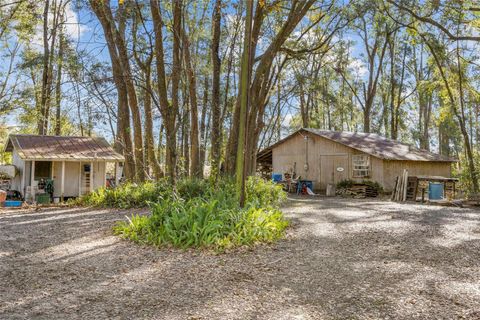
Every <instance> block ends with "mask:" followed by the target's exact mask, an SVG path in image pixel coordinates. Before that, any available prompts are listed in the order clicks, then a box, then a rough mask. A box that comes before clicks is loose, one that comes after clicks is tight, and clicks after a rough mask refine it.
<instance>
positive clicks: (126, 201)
mask: <svg viewBox="0 0 480 320" xmlns="http://www.w3.org/2000/svg"><path fill="white" fill-rule="evenodd" d="M170 194H171V187H170V186H169V184H168V183H167V182H166V180H160V181H158V182H152V181H148V182H144V183H142V184H139V185H138V184H136V183H130V182H127V183H124V184H122V185H120V186H118V187H117V188H100V189H97V190H96V191H94V192H90V193H88V194H86V195H84V196H83V197H81V198H79V199H78V200H77V201H76V204H78V205H86V206H94V207H106V208H121V209H129V208H142V207H146V206H148V204H149V203H150V202H157V201H159V200H160V199H162V198H163V197H165V196H168V195H170Z"/></svg>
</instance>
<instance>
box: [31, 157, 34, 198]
mask: <svg viewBox="0 0 480 320" xmlns="http://www.w3.org/2000/svg"><path fill="white" fill-rule="evenodd" d="M30 168H31V170H30V191H31V194H32V202H35V189H34V188H33V184H34V182H35V160H32V165H31V167H30Z"/></svg>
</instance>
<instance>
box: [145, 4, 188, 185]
mask: <svg viewBox="0 0 480 320" xmlns="http://www.w3.org/2000/svg"><path fill="white" fill-rule="evenodd" d="M181 5H182V3H181V0H173V6H174V14H173V32H174V37H173V69H172V95H171V96H172V104H170V102H169V101H168V94H167V78H166V74H165V60H164V59H165V53H164V48H163V32H162V28H163V19H162V15H161V12H160V6H159V3H158V0H150V8H151V12H152V20H153V27H154V28H153V30H154V33H155V53H156V68H157V77H158V81H157V86H158V95H159V105H160V112H161V114H162V118H163V124H164V128H165V136H166V156H165V158H166V159H165V164H166V171H167V173H168V177H169V179H170V183H172V184H173V185H175V184H176V165H177V138H176V126H175V120H176V117H177V112H178V84H179V76H180V74H179V73H180V69H181V66H180V46H179V43H180V32H181V23H180V22H181V21H180V19H181V12H182V11H181Z"/></svg>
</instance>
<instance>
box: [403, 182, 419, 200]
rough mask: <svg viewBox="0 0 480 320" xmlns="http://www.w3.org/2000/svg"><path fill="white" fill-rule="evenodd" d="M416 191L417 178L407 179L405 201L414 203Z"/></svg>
mask: <svg viewBox="0 0 480 320" xmlns="http://www.w3.org/2000/svg"><path fill="white" fill-rule="evenodd" d="M417 191H418V178H417V177H408V179H407V197H406V200H411V201H416V200H417Z"/></svg>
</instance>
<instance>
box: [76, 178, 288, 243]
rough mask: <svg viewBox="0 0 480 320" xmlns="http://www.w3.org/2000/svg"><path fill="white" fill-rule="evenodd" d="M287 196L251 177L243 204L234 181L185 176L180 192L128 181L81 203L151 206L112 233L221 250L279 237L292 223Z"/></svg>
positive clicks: (140, 240)
mask: <svg viewBox="0 0 480 320" xmlns="http://www.w3.org/2000/svg"><path fill="white" fill-rule="evenodd" d="M285 199H286V194H285V192H283V191H282V188H281V186H279V185H276V184H274V183H272V182H270V181H266V180H263V179H260V178H255V177H251V178H249V179H248V180H247V184H246V205H245V207H244V208H240V207H239V206H238V199H237V197H236V194H235V184H234V181H233V180H231V179H222V180H220V181H219V182H218V185H217V186H216V187H213V186H212V185H211V184H210V183H208V181H206V180H200V179H183V180H180V181H178V184H177V189H176V191H174V190H173V188H171V187H170V186H169V185H168V183H166V182H165V181H160V182H145V183H143V184H139V185H136V184H132V183H127V184H124V185H121V186H119V187H118V188H116V189H100V190H98V191H96V192H93V193H91V194H89V195H87V196H85V197H82V198H81V199H80V203H82V204H88V205H94V206H102V207H118V208H133V207H145V206H147V205H148V206H149V207H150V209H151V214H150V215H148V216H141V215H132V216H131V217H130V218H128V220H127V221H121V222H118V223H117V224H116V225H115V226H114V233H115V234H117V235H120V236H121V237H123V238H125V239H129V240H132V241H134V242H137V243H141V244H150V245H156V246H163V245H171V246H175V247H179V248H188V247H206V248H212V249H215V250H219V251H222V250H224V249H227V248H231V247H236V246H241V245H253V244H255V243H258V242H273V241H275V240H277V239H279V238H281V237H282V236H283V234H284V230H285V228H286V227H287V225H288V222H287V221H286V220H285V218H284V217H283V214H282V212H281V211H279V209H278V208H279V206H280V205H281V203H282V202H283V201H284V200H285Z"/></svg>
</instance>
